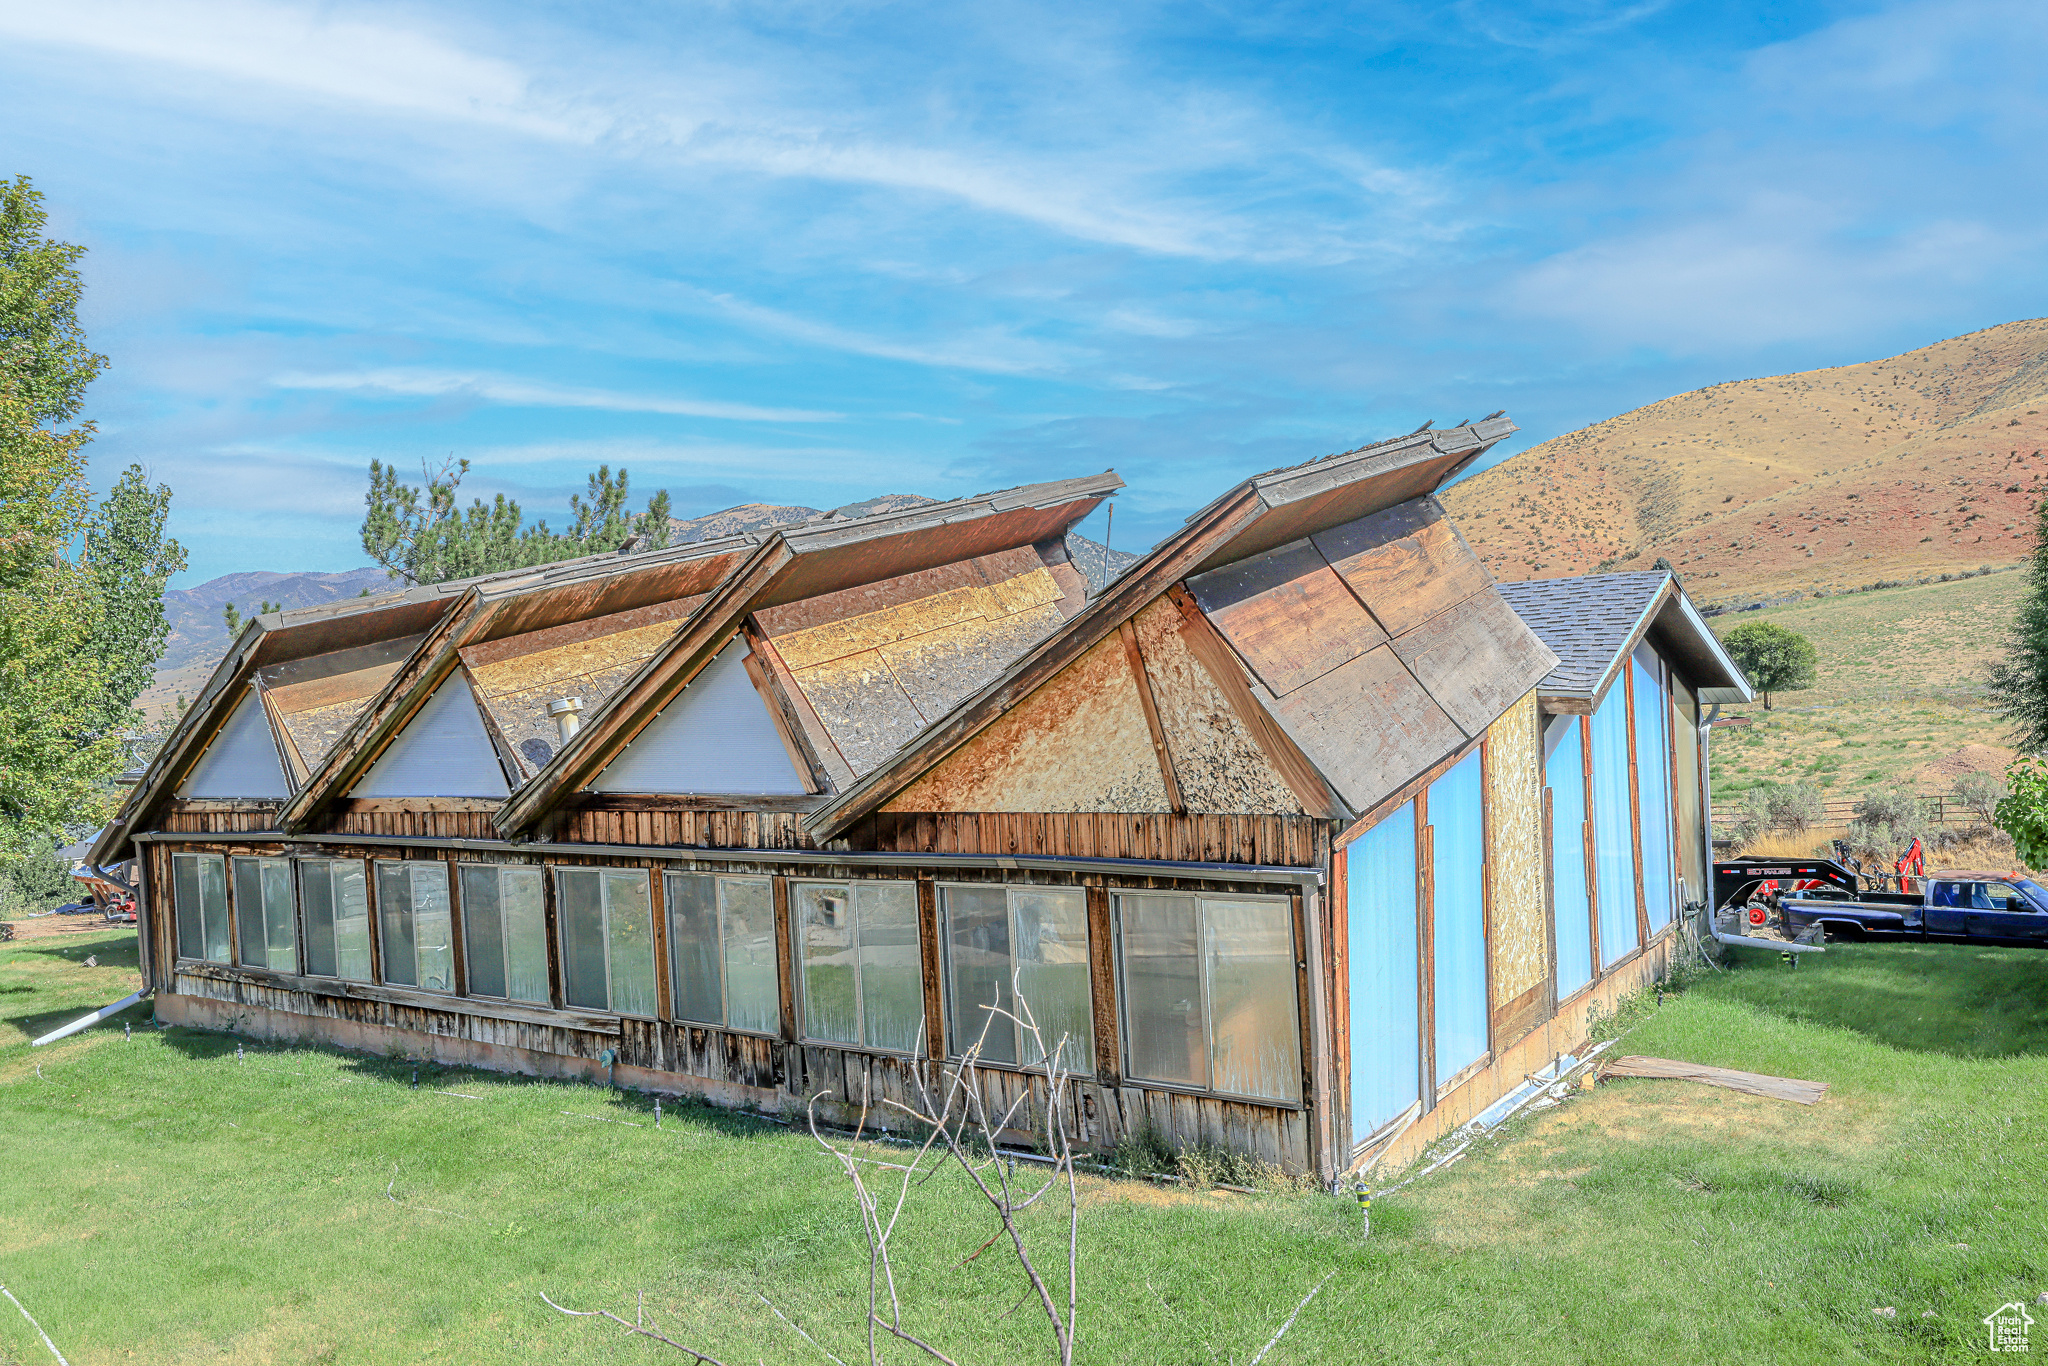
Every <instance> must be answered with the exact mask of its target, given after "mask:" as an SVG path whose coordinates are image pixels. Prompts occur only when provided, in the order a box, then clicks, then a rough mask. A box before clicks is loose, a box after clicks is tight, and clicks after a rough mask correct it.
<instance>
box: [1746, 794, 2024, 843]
mask: <svg viewBox="0 0 2048 1366" xmlns="http://www.w3.org/2000/svg"><path fill="white" fill-rule="evenodd" d="M1913 795H1914V797H1915V798H1916V799H1917V800H1918V801H1919V802H1920V806H1921V810H1922V811H1923V812H1924V813H1925V817H1926V820H1927V823H1928V824H1929V825H1945V826H1973V825H1975V826H1981V825H1985V824H1987V822H1986V821H1985V819H1984V817H1983V816H1982V815H1981V814H1980V813H1978V812H1977V811H1975V810H1973V809H1972V808H1971V807H1970V806H1969V805H1968V804H1967V803H1965V802H1964V801H1963V799H1962V798H1961V797H1958V796H1957V795H1956V794H1955V793H1953V792H1916V793H1914V794H1913ZM1820 805H1821V814H1820V818H1819V819H1818V820H1816V821H1814V822H1813V823H1812V826H1811V828H1812V829H1815V830H1823V829H1835V828H1839V827H1842V826H1846V825H1848V824H1849V823H1850V822H1852V821H1854V820H1855V819H1856V808H1857V807H1859V806H1861V805H1863V801H1862V799H1861V798H1860V797H1839V798H1836V799H1834V800H1831V801H1823V802H1822V803H1821V804H1820ZM1741 815H1742V813H1741V811H1740V810H1738V809H1737V808H1734V807H1716V808H1715V809H1714V833H1715V834H1716V835H1721V834H1725V833H1726V832H1728V831H1730V830H1732V829H1734V828H1735V823H1736V821H1737V820H1739V819H1740V818H1741Z"/></svg>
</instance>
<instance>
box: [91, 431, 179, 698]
mask: <svg viewBox="0 0 2048 1366" xmlns="http://www.w3.org/2000/svg"><path fill="white" fill-rule="evenodd" d="M170 513H171V491H170V489H169V488H168V487H167V486H165V485H163V484H158V485H156V486H155V487H153V488H152V487H151V486H150V482H149V475H148V474H147V472H145V471H144V470H143V468H142V466H140V465H130V466H129V467H128V468H127V470H126V471H125V472H124V473H123V474H122V475H121V477H120V479H118V480H117V481H115V484H114V487H113V488H112V489H111V490H109V491H108V493H107V496H106V498H105V499H103V500H102V501H101V503H100V505H99V510H98V511H97V512H96V513H95V514H94V515H93V518H92V521H91V523H90V524H89V525H88V526H87V527H86V531H85V560H86V564H87V565H88V566H89V567H90V569H91V571H92V578H93V583H94V584H95V585H96V586H97V587H98V589H99V595H100V616H99V619H98V620H97V621H96V622H94V624H93V646H92V648H93V654H94V655H96V656H97V657H98V659H99V662H100V669H101V671H102V672H103V673H104V674H105V676H106V680H107V696H106V706H105V709H104V710H105V716H106V719H105V721H104V723H103V724H104V725H105V727H106V728H109V729H116V730H119V729H128V728H132V727H133V726H135V725H136V724H137V723H138V721H139V719H140V718H138V717H137V716H136V714H135V711H134V707H135V699H136V698H138V697H140V696H141V695H142V690H143V689H144V688H147V687H148V686H149V680H150V678H151V676H152V675H153V674H154V673H155V671H156V661H157V659H158V658H159V657H160V656H161V655H162V654H163V652H164V642H165V641H166V640H168V639H170V635H171V622H170V618H168V617H167V616H165V615H164V589H165V587H166V586H168V585H169V583H170V580H171V575H173V574H176V573H179V572H180V571H182V570H183V569H184V568H185V548H184V547H183V546H181V545H179V544H178V543H177V542H176V541H175V540H171V539H170V538H168V537H166V536H165V535H164V523H165V521H166V520H167V519H168V518H169V517H170Z"/></svg>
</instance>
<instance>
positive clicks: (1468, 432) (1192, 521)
mask: <svg viewBox="0 0 2048 1366" xmlns="http://www.w3.org/2000/svg"><path fill="white" fill-rule="evenodd" d="M1515 430H1516V428H1515V425H1514V424H1513V423H1512V422H1510V421H1508V420H1507V419H1506V418H1504V417H1500V416H1498V415H1496V416H1495V417H1492V418H1489V419H1487V420H1485V421H1483V422H1477V423H1470V424H1466V425H1464V426H1460V427H1453V428H1450V429H1448V430H1444V431H1427V430H1423V431H1417V432H1411V433H1410V434H1408V435H1407V436H1405V437H1396V438H1393V439H1391V440H1388V441H1381V442H1376V443H1374V444H1372V445H1368V446H1362V447H1359V448H1358V449H1356V450H1352V451H1346V452H1343V453H1341V454H1338V455H1332V456H1326V457H1324V458H1322V459H1320V460H1313V461H1309V462H1307V463H1305V464H1301V465H1295V466H1290V467H1288V468H1286V469H1281V470H1275V471H1272V472H1271V473H1268V474H1263V475H1259V476H1256V477H1254V478H1251V479H1247V480H1245V481H1244V482H1243V483H1240V484H1238V485H1237V486H1236V487H1235V488H1232V489H1231V490H1229V491H1228V492H1227V493H1225V494H1224V495H1223V496H1222V497H1220V498H1218V499H1216V500H1215V501H1214V502H1212V503H1210V504H1209V505H1208V506H1207V507H1205V508H1203V509H1202V510H1201V511H1199V512H1197V513H1195V514H1194V515H1193V516H1192V517H1190V518H1188V520H1187V523H1186V524H1185V525H1184V526H1183V527H1182V528H1181V529H1180V530H1179V531H1177V532H1175V533H1174V534H1173V535H1171V536H1169V537H1167V538H1166V539H1165V540H1163V541H1161V542H1160V543H1159V544H1158V545H1157V546H1154V547H1153V549H1152V550H1151V551H1150V552H1149V553H1148V554H1146V555H1145V556H1144V558H1142V559H1141V560H1139V561H1138V562H1137V563H1136V564H1134V565H1131V566H1130V567H1128V568H1127V569H1126V570H1125V571H1124V572H1123V573H1122V574H1121V575H1120V576H1119V577H1118V578H1117V579H1115V580H1114V581H1113V582H1111V583H1110V584H1109V585H1108V587H1107V588H1105V589H1104V591H1103V593H1102V594H1101V596H1099V597H1097V598H1095V599H1094V600H1093V601H1091V602H1089V603H1088V604H1087V606H1086V607H1084V608H1083V609H1082V610H1081V611H1080V612H1079V613H1077V614H1076V615H1075V616H1073V617H1072V618H1070V619H1069V620H1068V621H1067V622H1066V623H1065V625H1063V626H1061V627H1060V628H1059V629H1058V630H1056V631H1054V632H1053V633H1052V634H1050V635H1048V636H1047V637H1045V638H1044V639H1043V640H1041V641H1039V642H1038V643H1037V644H1036V645H1034V646H1033V647H1032V648H1031V649H1030V650H1028V651H1027V652H1026V653H1025V654H1024V655H1022V656H1021V657H1020V658H1018V659H1017V661H1016V662H1015V663H1014V664H1012V665H1010V666H1009V667H1008V668H1007V669H1005V670H1004V671H1003V672H1002V673H1001V674H1000V675H999V676H998V677H996V678H994V679H992V680H991V681H990V682H988V683H987V684H985V685H983V686H982V687H981V688H980V689H979V690H978V691H977V692H975V693H974V694H973V695H972V696H971V697H969V698H967V699H966V700H965V701H964V702H963V703H961V705H959V706H958V707H956V708H955V709H954V710H953V711H952V712H950V713H948V714H947V715H946V716H944V717H943V718H940V719H939V720H937V721H934V722H932V723H931V724H930V725H928V726H926V727H925V728H924V730H923V731H921V732H920V733H919V734H918V735H917V736H915V737H914V738H913V739H912V740H911V741H909V742H908V743H906V744H905V745H903V746H902V747H901V748H900V749H899V750H898V751H897V752H896V753H895V754H894V755H892V756H891V758H890V759H889V761H888V762H886V763H885V764H883V765H881V766H880V767H878V768H875V769H873V770H871V771H870V772H868V773H866V774H864V775H862V776H861V777H860V779H859V780H858V781H857V782H856V783H855V784H853V785H852V786H851V787H850V788H848V789H847V790H845V791H844V792H842V793H840V794H839V795H838V796H837V797H836V798H835V799H834V800H833V801H832V802H830V803H828V804H826V805H825V806H823V807H821V808H820V809H819V810H817V811H816V812H814V813H812V814H811V815H810V816H808V817H806V818H805V821H804V826H805V829H806V830H807V831H808V832H809V833H810V834H811V836H812V838H813V839H815V840H818V841H819V842H820V843H823V842H824V841H826V840H828V839H831V838H834V837H835V836H837V835H838V834H840V833H841V832H842V831H844V830H845V829H846V828H847V827H848V826H850V825H851V824H852V823H853V822H855V821H856V820H859V819H860V818H862V817H863V816H866V815H868V814H870V813H872V812H874V811H876V810H878V809H880V808H881V807H882V806H883V805H884V804H885V803H887V802H888V801H889V800H890V799H891V798H892V797H894V796H895V795H896V794H897V793H898V792H900V791H901V790H902V789H903V788H905V787H907V786H908V785H909V784H910V783H911V782H912V781H914V780H915V779H916V778H917V777H918V776H919V775H920V774H922V773H924V772H926V771H928V770H929V769H930V768H931V767H932V766H933V765H935V764H937V763H939V762H940V761H941V760H943V759H944V758H945V757H946V756H947V755H949V754H951V753H952V752H954V751H955V750H956V749H958V748H959V747H960V746H961V745H962V744H964V743H965V742H966V741H967V740H968V739H970V738H972V737H973V736H975V735H977V734H978V733H980V732H981V731H982V730H983V729H984V728H986V727H987V726H988V725H990V724H991V723H992V722H993V721H994V720H995V719H996V718H997V717H999V716H1001V715H1002V714H1004V713H1005V712H1006V711H1008V710H1009V709H1010V708H1011V707H1013V706H1015V705H1016V704H1017V703H1019V702H1020V701H1021V700H1022V699H1023V698H1024V697H1025V696H1027V695H1028V694H1029V693H1031V692H1032V691H1033V690H1034V689H1035V688H1037V687H1038V686H1039V685H1040V684H1042V683H1044V682H1045V681H1046V680H1048V679H1050V678H1052V677H1053V676H1054V675H1056V674H1058V673H1059V672H1060V671H1061V670H1063V669H1065V668H1066V667H1067V666H1069V665H1071V664H1073V663H1074V662H1075V661H1076V660H1078V659H1079V658H1080V657H1081V656H1082V655H1083V654H1085V653H1087V652H1088V651H1089V650H1090V649H1092V648H1093V647H1095V646H1096V645H1097V644H1098V643H1100V642H1101V641H1102V640H1104V639H1105V638H1106V637H1107V636H1108V635H1109V634H1110V633H1111V632H1114V631H1117V630H1118V629H1119V628H1120V627H1122V626H1123V625H1124V623H1126V622H1129V621H1131V620H1132V619H1133V618H1135V617H1136V615H1137V614H1138V612H1139V611H1141V610H1142V609H1143V608H1144V607H1146V606H1147V605H1148V604H1150V603H1151V602H1153V601H1154V600H1155V599H1157V598H1159V597H1160V596H1161V595H1162V594H1164V593H1166V592H1167V590H1168V589H1170V588H1172V587H1173V586H1174V585H1175V584H1176V583H1178V582H1179V581H1181V580H1183V579H1186V578H1188V577H1189V576H1192V575H1199V574H1202V573H1204V572H1206V571H1210V570H1216V569H1220V568H1222V567H1224V566H1226V565H1234V564H1239V563H1241V562H1244V561H1247V560H1250V559H1252V558H1253V557H1256V556H1260V555H1264V554H1267V553H1268V552H1283V551H1284V552H1285V553H1292V554H1295V555H1297V556H1305V555H1310V554H1312V555H1314V556H1316V557H1318V558H1320V559H1321V560H1322V561H1323V564H1324V567H1325V568H1326V569H1329V570H1330V573H1331V576H1332V577H1331V578H1322V577H1317V578H1316V581H1315V582H1313V583H1311V584H1308V585H1305V586H1304V588H1303V591H1304V592H1305V593H1311V594H1313V593H1316V592H1322V593H1329V592H1332V591H1341V592H1343V593H1347V594H1351V595H1352V596H1353V597H1355V596H1356V595H1355V594H1352V592H1351V590H1350V589H1349V588H1347V587H1344V586H1343V584H1342V581H1341V576H1337V575H1336V573H1335V570H1334V569H1333V568H1331V557H1332V556H1333V555H1334V556H1335V558H1336V559H1339V560H1347V561H1348V560H1350V559H1353V558H1356V557H1357V556H1360V555H1366V556H1369V555H1370V554H1371V552H1372V551H1373V550H1374V549H1375V548H1376V547H1375V546H1373V545H1368V544H1365V543H1364V542H1363V541H1361V542H1360V543H1359V544H1357V545H1352V544H1349V543H1346V544H1333V545H1332V547H1331V553H1330V554H1329V555H1325V554H1324V553H1323V551H1322V550H1320V549H1317V548H1316V547H1315V546H1314V545H1313V543H1311V542H1309V541H1308V538H1309V537H1311V536H1313V535H1314V534H1316V533H1320V532H1325V531H1330V530H1332V529H1334V528H1338V527H1342V526H1345V525H1347V524H1351V523H1358V522H1360V521H1361V520H1363V519H1368V518H1370V517H1372V515H1373V514H1375V513H1381V512H1385V511H1386V510H1387V509H1389V508H1392V507H1395V506H1397V505H1399V504H1403V503H1409V502H1411V501H1413V500H1415V499H1418V498H1423V497H1425V496H1427V495H1429V494H1431V493H1433V492H1434V491H1435V490H1436V489H1438V488H1441V487H1442V486H1443V485H1444V484H1445V483H1447V482H1448V481H1450V480H1451V479H1453V478H1455V477H1456V476H1457V475H1458V474H1459V473H1460V472H1461V471H1463V470H1464V469H1465V468H1466V467H1468V466H1469V465H1470V464H1471V463H1472V462H1473V461H1475V460H1477V459H1478V458H1479V457H1480V456H1481V455H1483V454H1484V453H1485V452H1486V451H1487V450H1488V449H1489V448H1490V447H1492V446H1493V445H1494V444H1495V443H1497V442H1499V441H1501V440H1503V439H1505V438H1506V437H1508V436H1509V435H1511V434H1513V432H1514V431H1515ZM1440 517H1441V513H1440V512H1439V513H1437V514H1435V518H1433V519H1432V520H1434V519H1440ZM1446 525H1447V524H1446ZM1368 539H1369V538H1368ZM1396 539H1398V538H1396ZM1451 540H1452V541H1453V542H1454V543H1455V547H1456V548H1457V550H1458V551H1459V553H1460V554H1462V556H1463V558H1464V559H1466V560H1470V559H1471V553H1470V551H1469V550H1465V549H1464V548H1463V541H1462V540H1459V539H1457V538H1456V535H1455V532H1452V533H1451ZM1283 558H1284V553H1283ZM1301 567H1302V568H1303V569H1307V568H1311V567H1312V566H1310V565H1309V564H1308V562H1307V560H1306V559H1303V560H1302V562H1301ZM1472 568H1473V569H1475V570H1476V571H1477V574H1478V576H1479V577H1478V580H1477V581H1476V582H1478V583H1479V584H1482V585H1486V586H1487V587H1488V591H1490V582H1491V581H1490V579H1489V578H1488V577H1487V576H1486V574H1485V571H1484V569H1483V568H1480V567H1478V566H1477V564H1476V561H1475V562H1474V563H1473V566H1472ZM1273 572H1274V573H1275V574H1285V573H1287V572H1288V569H1287V566H1285V565H1282V566H1281V567H1280V568H1279V569H1277V570H1274V571H1273ZM1460 572H1468V571H1463V570H1462V569H1461V571H1460ZM1333 579H1334V580H1335V581H1332V580H1333ZM1279 581H1284V580H1278V579H1276V582H1279ZM1468 596H1469V595H1468ZM1459 601H1460V602H1463V601H1464V599H1462V598H1460V599H1459ZM1301 610H1302V611H1304V612H1305V613H1306V614H1307V617H1308V618H1309V619H1310V620H1313V618H1314V615H1315V613H1314V610H1313V608H1310V607H1304V608H1302V609H1301ZM1473 610H1475V611H1480V612H1483V613H1485V614H1486V620H1485V622H1482V623H1481V625H1482V626H1484V627H1485V628H1486V629H1488V630H1491V631H1493V632H1495V633H1499V634H1503V635H1504V636H1505V637H1507V638H1510V639H1512V638H1514V637H1516V636H1518V635H1519V636H1526V634H1527V633H1526V631H1525V630H1524V629H1523V628H1522V627H1521V625H1520V623H1519V622H1516V621H1513V619H1512V618H1513V614H1512V613H1507V612H1506V611H1505V608H1504V607H1502V606H1500V605H1499V602H1498V599H1497V598H1496V599H1494V600H1493V605H1491V606H1487V605H1485V604H1481V605H1479V606H1477V607H1475V608H1474V609H1473ZM1367 615H1368V617H1369V616H1370V614H1369V613H1368V614H1367ZM1353 625H1354V626H1356V625H1357V623H1353ZM1332 629H1333V630H1334V629H1337V628H1335V627H1332ZM1373 629H1374V627H1373V626H1372V625H1370V624H1368V625H1367V626H1366V627H1365V628H1364V633H1363V634H1361V635H1359V636H1357V637H1356V638H1355V639H1353V640H1351V641H1349V642H1348V643H1347V644H1345V645H1344V646H1340V647H1337V650H1336V651H1333V653H1337V652H1341V651H1342V650H1343V649H1348V648H1350V647H1351V646H1353V645H1356V646H1358V647H1360V649H1361V650H1362V651H1367V652H1369V651H1371V650H1372V649H1373V647H1374V645H1375V644H1376V643H1377V641H1376V640H1375V639H1374V638H1373V637H1372V630H1373ZM1377 629H1378V630H1379V632H1380V636H1381V637H1386V638H1390V634H1391V633H1388V632H1386V631H1385V629H1384V627H1379V628H1377ZM1308 634H1309V635H1310V636H1313V635H1314V634H1315V632H1314V631H1311V632H1309V633H1308ZM1463 640H1464V635H1463V633H1460V632H1452V633H1449V635H1448V637H1447V638H1446V639H1444V640H1442V641H1436V642H1431V643H1430V644H1429V648H1427V649H1421V648H1420V647H1422V646H1423V645H1424V644H1425V641H1424V638H1422V637H1417V638H1416V640H1415V641H1414V642H1412V643H1413V644H1414V645H1415V646H1417V647H1418V650H1419V654H1418V659H1420V660H1421V662H1422V664H1423V665H1424V666H1425V667H1438V666H1441V667H1444V668H1451V667H1452V665H1453V663H1454V661H1455V659H1456V657H1457V654H1458V650H1459V648H1460V646H1461V644H1462V642H1463ZM1317 648H1319V644H1318V642H1316V641H1315V640H1313V639H1308V640H1303V641H1301V642H1299V644H1298V649H1299V650H1300V651H1303V652H1313V651H1314V650H1315V649H1317ZM1537 648H1538V650H1539V651H1540V649H1541V647H1540V646H1538V647H1537ZM1357 657H1358V656H1357V655H1355V654H1354V655H1344V656H1343V659H1342V660H1340V661H1339V662H1340V663H1346V662H1350V661H1351V660H1352V659H1355V658H1357ZM1390 657H1391V656H1390V655H1382V656H1374V660H1375V664H1374V667H1380V666H1381V665H1382V664H1383V663H1384V661H1385V660H1387V659H1388V658H1390ZM1540 659H1541V661H1542V663H1543V669H1539V670H1537V671H1536V673H1535V675H1533V676H1532V677H1531V679H1530V682H1532V683H1533V682H1534V679H1535V677H1540V676H1541V674H1542V672H1543V670H1547V669H1548V668H1549V666H1550V661H1549V658H1548V655H1547V653H1543V654H1541V655H1540ZM1394 665H1395V667H1396V668H1397V669H1398V670H1399V671H1400V672H1401V673H1403V674H1408V676H1409V677H1410V679H1411V680H1412V678H1413V675H1412V674H1409V666H1408V665H1407V664H1405V663H1402V662H1400V661H1398V660H1395V661H1394ZM1293 667H1294V668H1295V669H1296V670H1297V672H1304V671H1306V672H1309V673H1310V675H1311V676H1315V674H1314V671H1315V670H1316V669H1317V660H1316V659H1314V658H1309V657H1305V658H1302V659H1300V660H1297V661H1295V663H1294V665H1293ZM1330 667H1335V666H1334V665H1332V666H1330ZM1346 681H1347V683H1353V684H1356V685H1357V686H1358V687H1359V688H1361V689H1363V690H1364V691H1363V693H1362V694H1361V695H1360V700H1362V701H1370V700H1372V699H1374V698H1377V697H1379V696H1382V695H1383V694H1384V691H1385V689H1380V690H1378V691H1375V690H1374V686H1373V682H1372V680H1370V679H1368V678H1366V677H1365V676H1364V675H1363V674H1359V673H1355V672H1354V673H1353V674H1350V675H1347V678H1346ZM1431 705H1432V706H1436V705H1437V704H1435V703H1434V701H1433V699H1432V700H1431ZM1437 710H1438V711H1441V710H1442V709H1441V707H1440V706H1438V707H1437ZM1304 724H1306V723H1304ZM1348 724H1351V722H1348V721H1346V720H1344V719H1342V718H1340V717H1332V718H1331V719H1330V720H1329V721H1328V723H1327V725H1328V726H1329V728H1331V729H1333V730H1334V729H1339V728H1342V727H1343V726H1345V725H1348ZM1446 734H1448V732H1446ZM1311 757H1313V756H1311ZM1324 776H1325V777H1329V778H1333V779H1334V778H1335V776H1336V775H1329V774H1325V775H1324ZM1339 790H1340V791H1342V790H1343V789H1342V788H1341V787H1340V788H1339ZM1353 790H1356V789H1355V788H1354V789H1353ZM1327 814H1330V815H1341V814H1345V813H1344V812H1342V811H1338V810H1332V811H1330V812H1328V813H1327Z"/></svg>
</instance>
